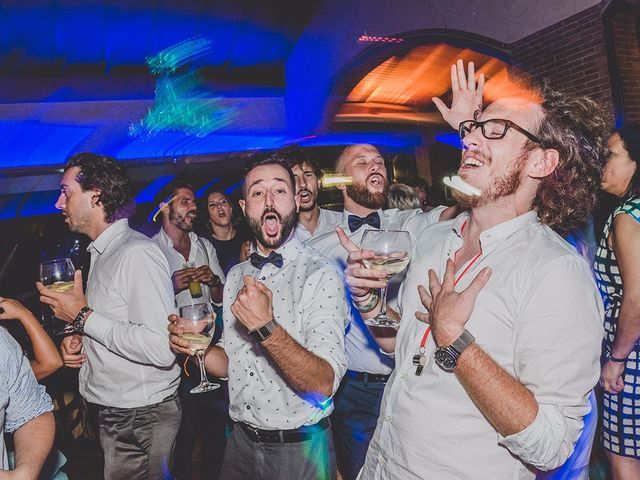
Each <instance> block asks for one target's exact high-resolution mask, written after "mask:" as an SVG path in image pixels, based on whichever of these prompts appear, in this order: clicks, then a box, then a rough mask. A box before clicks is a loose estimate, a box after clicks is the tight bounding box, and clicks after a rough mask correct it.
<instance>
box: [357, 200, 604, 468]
mask: <svg viewBox="0 0 640 480" xmlns="http://www.w3.org/2000/svg"><path fill="white" fill-rule="evenodd" d="M467 218H468V214H467V213H464V214H462V215H460V216H458V218H457V219H455V220H452V221H449V222H440V223H438V224H436V225H433V226H432V227H430V228H428V229H426V230H425V231H424V232H423V234H422V235H421V236H420V238H419V239H418V241H417V242H416V245H415V248H414V251H413V254H412V255H413V260H412V262H411V265H410V266H409V271H408V272H407V277H406V280H405V282H404V283H403V285H402V289H401V299H400V300H401V302H400V306H401V308H402V320H401V326H400V330H399V332H398V336H397V339H396V349H395V357H396V369H395V371H394V372H393V374H392V376H391V379H390V380H389V383H387V386H386V389H385V392H384V397H383V400H382V406H381V409H380V416H379V418H378V425H377V428H376V431H375V434H374V437H373V439H372V441H371V444H370V446H369V450H368V453H367V459H366V462H365V465H364V467H363V470H362V472H361V478H362V479H367V480H369V479H385V480H393V479H402V480H411V479H425V478H429V479H431V478H433V479H480V478H491V479H496V480H502V479H505V480H506V479H509V480H513V479H533V478H534V477H535V471H534V469H533V468H532V467H527V465H526V464H529V465H534V466H535V467H537V468H542V469H550V468H555V467H557V466H558V465H560V464H562V463H563V462H564V461H565V460H566V459H567V457H568V456H569V455H570V453H571V451H572V450H573V445H574V442H575V441H576V440H577V438H578V437H579V435H580V433H581V430H582V428H583V416H584V415H585V414H586V413H587V412H588V411H589V410H590V407H589V405H588V396H589V392H590V391H591V389H592V388H593V387H594V385H595V384H596V382H597V381H598V377H599V372H600V363H599V358H600V344H601V342H602V337H603V328H602V318H603V308H602V301H601V299H600V295H599V293H598V290H597V288H596V285H595V282H594V280H593V276H592V274H591V271H590V268H589V265H588V264H587V262H586V261H585V260H584V259H583V258H582V257H580V256H579V255H578V254H577V253H576V252H575V250H574V249H573V247H571V246H570V245H569V244H568V243H567V242H565V241H564V240H563V239H562V238H561V237H560V236H559V235H557V234H556V233H554V232H553V231H552V230H551V229H550V228H549V227H547V226H545V225H542V224H541V223H540V222H539V221H538V219H537V216H536V212H535V211H531V212H529V213H526V214H524V215H521V216H519V217H517V218H515V219H512V220H509V221H507V222H504V223H502V224H500V225H496V226H494V227H493V228H490V229H488V230H486V231H484V232H483V233H482V234H481V235H480V243H481V247H482V254H481V256H480V257H479V258H478V260H477V261H475V262H474V263H473V264H472V265H471V267H470V269H469V270H468V271H467V272H466V273H465V274H464V276H462V278H461V280H460V281H459V283H458V285H457V287H456V291H461V290H463V289H464V288H466V287H467V286H468V285H469V283H471V281H472V280H473V279H474V278H475V277H476V275H477V274H478V273H479V272H480V271H481V270H482V269H483V268H484V267H487V266H488V267H491V270H492V274H491V278H490V279H489V281H488V283H487V284H486V285H485V286H484V288H483V289H482V290H481V291H480V293H479V295H478V297H477V299H476V301H475V306H474V309H473V312H472V313H471V317H470V319H469V321H468V322H467V324H466V328H467V329H468V330H469V331H470V332H471V333H472V334H473V335H474V336H475V338H476V342H477V344H478V345H479V346H480V347H481V348H482V349H483V350H484V351H485V352H486V353H487V354H488V355H490V356H491V358H492V359H493V360H494V361H496V362H497V363H498V365H500V366H501V367H502V368H503V369H505V370H506V372H507V373H509V374H510V375H512V376H513V377H514V378H516V379H517V380H518V381H519V382H520V383H522V384H523V385H524V386H525V387H526V388H527V389H528V390H529V391H531V393H533V395H534V396H535V398H536V401H537V402H538V404H539V411H538V415H537V417H536V419H535V420H534V421H533V423H532V424H531V425H529V426H528V427H527V428H526V429H524V430H523V431H522V432H519V433H517V434H514V435H510V436H509V437H506V438H504V437H502V436H501V435H500V434H499V433H498V432H497V431H496V430H495V429H494V428H493V427H492V426H491V424H490V423H489V422H488V421H487V419H486V418H485V417H484V416H483V415H482V413H481V412H480V410H479V409H478V407H477V406H476V405H475V404H474V403H473V401H472V400H471V399H470V398H469V396H468V395H467V393H466V392H465V390H464V388H463V387H462V385H461V384H460V382H459V381H458V379H457V378H456V376H455V375H454V374H451V373H447V372H445V371H443V370H442V369H440V368H439V367H438V366H437V365H436V364H435V361H434V360H433V353H434V351H435V348H436V347H435V344H434V341H433V337H432V336H431V335H430V336H429V339H428V342H427V344H426V352H425V355H426V356H427V359H428V360H429V363H428V364H427V366H426V367H425V368H424V371H423V373H422V375H421V376H419V377H418V376H416V375H415V370H416V367H415V366H413V364H412V357H413V355H415V354H417V353H418V349H419V345H420V342H421V340H422V337H423V335H424V333H425V330H426V327H427V326H426V325H425V324H424V323H422V322H420V321H418V320H416V318H415V312H416V311H421V312H424V310H425V309H424V307H423V306H422V304H421V302H420V299H419V296H418V294H417V286H418V285H419V284H422V285H425V286H428V280H427V272H428V270H429V269H434V270H435V271H436V273H437V274H438V277H439V278H442V275H443V273H444V270H445V266H446V260H447V258H453V257H454V255H455V252H456V251H457V250H458V249H460V248H461V247H462V244H463V242H462V238H461V236H460V233H459V232H460V231H461V228H462V225H463V224H464V222H465V220H466V219H467ZM464 268H465V266H461V267H460V268H459V270H458V272H456V278H457V277H458V275H460V272H463V271H464ZM518 457H519V458H518Z"/></svg>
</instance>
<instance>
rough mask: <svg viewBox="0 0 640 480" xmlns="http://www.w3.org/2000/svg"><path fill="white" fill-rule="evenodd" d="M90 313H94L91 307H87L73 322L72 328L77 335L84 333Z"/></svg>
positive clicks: (83, 308)
mask: <svg viewBox="0 0 640 480" xmlns="http://www.w3.org/2000/svg"><path fill="white" fill-rule="evenodd" d="M90 312H93V310H92V309H91V307H89V306H88V305H85V306H84V307H82V308H81V309H80V311H79V312H78V315H76V318H75V319H74V320H73V322H71V326H72V327H73V329H74V330H75V331H76V333H82V332H84V322H85V321H86V320H87V315H89V313H90Z"/></svg>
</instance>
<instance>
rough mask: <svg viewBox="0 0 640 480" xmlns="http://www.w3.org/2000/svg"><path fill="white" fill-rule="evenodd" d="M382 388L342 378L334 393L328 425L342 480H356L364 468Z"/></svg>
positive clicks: (382, 386) (375, 384) (369, 383)
mask: <svg viewBox="0 0 640 480" xmlns="http://www.w3.org/2000/svg"><path fill="white" fill-rule="evenodd" d="M385 385H386V383H384V382H364V381H362V380H354V379H352V378H348V377H344V378H343V379H342V383H341V384H340V388H339V389H338V391H337V392H336V395H335V397H334V403H335V409H334V411H333V414H332V415H331V425H332V427H333V438H334V440H335V444H336V456H337V460H338V470H339V471H340V474H341V475H342V478H344V480H355V478H356V477H357V476H358V472H360V469H361V468H362V465H364V460H365V458H366V456H367V449H368V448H369V442H370V441H371V438H372V437H373V432H374V431H375V429H376V424H377V422H378V415H379V413H380V403H381V402H382V394H383V392H384V387H385Z"/></svg>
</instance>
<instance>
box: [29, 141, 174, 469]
mask: <svg viewBox="0 0 640 480" xmlns="http://www.w3.org/2000/svg"><path fill="white" fill-rule="evenodd" d="M60 189H61V192H60V196H59V197H58V200H57V201H56V208H58V209H59V210H61V211H62V214H63V215H64V217H65V222H66V223H67V225H69V229H70V230H71V231H73V232H77V233H83V234H85V235H87V236H88V237H89V238H90V239H91V244H90V245H89V247H88V248H87V250H88V251H89V252H90V253H91V268H90V270H89V278H88V280H87V292H86V297H85V293H84V291H83V288H82V274H81V272H80V270H78V271H76V276H75V280H74V286H73V290H72V291H71V292H68V293H61V292H55V291H54V290H51V289H49V288H47V287H45V286H44V285H42V284H41V283H39V282H38V284H37V286H38V290H39V292H40V295H41V297H40V300H41V301H42V302H44V303H46V304H48V305H50V306H51V307H52V309H53V313H54V315H55V316H56V318H59V319H61V320H64V321H66V322H69V323H71V324H72V325H73V326H74V327H75V329H76V331H77V332H78V334H76V335H72V336H68V337H65V338H64V340H63V341H62V345H61V350H62V360H63V361H64V363H65V365H66V366H67V367H70V368H79V369H80V371H79V386H80V394H81V395H82V396H83V397H84V398H85V399H86V400H87V401H88V402H91V403H93V404H95V405H96V406H97V409H98V424H99V428H100V430H99V434H100V444H101V446H102V450H103V452H104V478H106V479H108V480H109V479H114V480H120V479H123V478H125V479H126V478H140V479H154V480H155V479H157V478H167V475H168V469H169V463H170V461H171V455H172V452H173V445H174V441H175V437H176V433H177V432H178V427H179V426H180V400H179V399H178V392H177V388H178V383H179V381H180V367H179V366H178V364H177V362H176V356H175V355H174V353H173V352H172V351H171V349H170V348H169V342H168V335H167V331H166V322H165V319H166V317H167V315H169V314H170V313H171V312H174V311H175V310H174V300H173V289H172V288H171V274H170V273H169V265H168V264H167V259H166V258H165V256H164V255H163V254H162V251H161V250H160V249H159V248H158V246H157V245H156V244H155V243H154V242H153V241H152V240H151V239H149V238H147V237H146V236H145V235H143V234H141V233H138V232H136V231H135V230H133V229H131V228H130V227H129V223H128V220H127V217H128V216H129V215H130V214H131V213H132V211H133V196H132V184H131V180H130V178H129V177H128V176H127V173H126V170H125V167H124V166H123V165H122V164H121V163H119V162H118V161H116V160H115V159H113V158H111V157H106V156H101V155H95V154H93V153H81V154H78V155H75V156H73V157H72V158H70V159H69V161H68V162H67V163H66V165H65V167H64V175H63V176H62V180H61V183H60Z"/></svg>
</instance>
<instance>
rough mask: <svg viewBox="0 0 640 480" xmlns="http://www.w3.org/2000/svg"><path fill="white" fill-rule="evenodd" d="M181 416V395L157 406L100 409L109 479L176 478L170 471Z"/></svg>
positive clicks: (103, 448) (156, 479)
mask: <svg viewBox="0 0 640 480" xmlns="http://www.w3.org/2000/svg"><path fill="white" fill-rule="evenodd" d="M180 414H181V409H180V399H179V398H178V392H176V393H175V394H174V395H172V396H171V397H169V398H168V399H166V400H164V401H163V402H160V403H156V404H155V405H147V406H144V407H138V408H116V407H102V406H101V407H98V424H99V428H100V444H101V446H102V451H103V452H104V478H105V480H125V479H126V480H159V479H170V478H173V477H172V475H171V472H170V469H169V468H170V462H171V455H172V453H173V446H174V444H175V439H176V434H177V433H178V428H179V427H180Z"/></svg>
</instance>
